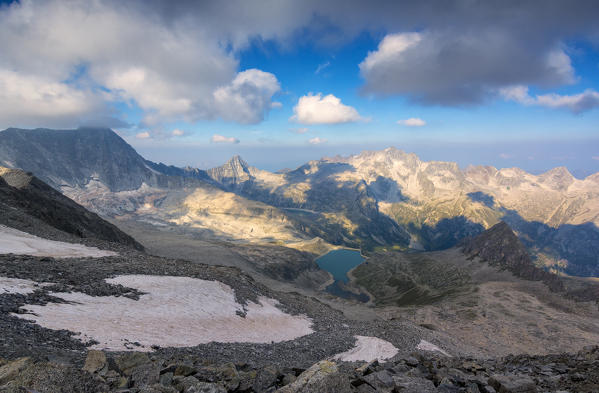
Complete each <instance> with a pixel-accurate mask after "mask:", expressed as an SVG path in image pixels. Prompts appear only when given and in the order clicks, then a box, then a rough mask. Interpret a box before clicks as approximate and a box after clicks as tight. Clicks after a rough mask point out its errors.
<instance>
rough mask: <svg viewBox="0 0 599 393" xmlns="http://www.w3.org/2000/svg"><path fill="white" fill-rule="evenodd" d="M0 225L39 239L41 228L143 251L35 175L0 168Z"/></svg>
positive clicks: (122, 234) (128, 238)
mask: <svg viewBox="0 0 599 393" xmlns="http://www.w3.org/2000/svg"><path fill="white" fill-rule="evenodd" d="M0 223H1V224H4V225H7V226H10V227H14V228H17V229H20V230H23V231H25V232H30V233H32V234H34V235H38V234H42V235H44V236H42V237H49V234H48V233H47V232H48V231H47V230H46V231H44V227H45V228H50V229H51V230H52V229H54V230H58V231H61V232H65V233H67V234H71V235H73V236H74V237H76V238H86V239H89V238H91V239H97V240H101V241H107V242H113V243H118V244H122V245H125V246H131V247H134V248H137V249H139V250H141V249H143V247H142V246H141V244H139V243H138V242H136V241H135V239H133V238H132V237H131V236H129V235H127V234H126V233H124V232H122V231H121V230H120V229H118V228H117V227H116V226H114V225H112V224H110V223H108V222H107V221H105V220H103V219H102V218H100V217H99V216H98V215H97V214H95V213H92V212H90V211H88V210H87V209H85V208H84V207H82V206H80V205H78V204H77V203H75V202H74V201H72V200H71V199H69V198H67V197H65V196H64V195H62V194H61V193H59V192H58V191H56V190H55V189H53V188H51V187H49V186H48V185H47V184H45V183H44V182H42V181H40V180H39V179H37V178H36V177H35V176H33V175H31V174H28V173H26V172H24V171H22V170H17V169H8V168H4V167H0ZM50 237H52V236H51V235H50ZM58 237H60V235H58Z"/></svg>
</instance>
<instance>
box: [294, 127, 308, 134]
mask: <svg viewBox="0 0 599 393" xmlns="http://www.w3.org/2000/svg"><path fill="white" fill-rule="evenodd" d="M289 131H291V132H293V133H295V134H305V133H306V132H308V131H310V129H309V128H308V127H300V128H291V129H289Z"/></svg>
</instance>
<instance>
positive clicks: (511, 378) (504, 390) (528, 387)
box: [488, 374, 537, 393]
mask: <svg viewBox="0 0 599 393" xmlns="http://www.w3.org/2000/svg"><path fill="white" fill-rule="evenodd" d="M488 384H489V385H491V386H492V387H493V388H495V390H496V391H497V392H498V393H535V392H536V391H537V386H536V384H535V382H534V381H533V380H532V379H531V378H529V377H527V376H523V375H513V374H508V375H497V374H495V375H493V376H491V377H490V378H489V381H488Z"/></svg>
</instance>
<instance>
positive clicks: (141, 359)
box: [115, 352, 152, 376]
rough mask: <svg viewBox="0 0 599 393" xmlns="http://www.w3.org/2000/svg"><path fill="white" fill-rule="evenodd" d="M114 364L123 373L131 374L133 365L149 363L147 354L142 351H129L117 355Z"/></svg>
mask: <svg viewBox="0 0 599 393" xmlns="http://www.w3.org/2000/svg"><path fill="white" fill-rule="evenodd" d="M115 360H116V364H117V366H118V368H119V370H120V371H121V372H122V373H123V374H124V375H127V376H128V375H131V373H132V372H133V369H134V368H135V367H139V366H141V365H144V364H148V363H151V362H152V361H151V360H150V358H149V357H148V355H147V354H145V353H143V352H129V353H126V354H124V355H121V356H119V357H117V358H116V359H115Z"/></svg>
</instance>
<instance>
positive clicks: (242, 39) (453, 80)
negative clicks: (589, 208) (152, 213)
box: [0, 0, 599, 177]
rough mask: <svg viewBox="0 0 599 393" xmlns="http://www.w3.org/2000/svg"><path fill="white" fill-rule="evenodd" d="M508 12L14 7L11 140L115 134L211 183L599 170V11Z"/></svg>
mask: <svg viewBox="0 0 599 393" xmlns="http://www.w3.org/2000/svg"><path fill="white" fill-rule="evenodd" d="M505 3H506V5H504V6H503V5H499V4H491V3H488V4H485V3H477V4H476V5H473V6H469V5H466V6H465V5H464V4H465V3H464V2H459V1H455V2H447V3H444V4H445V5H448V6H446V7H444V8H443V9H439V7H437V5H438V3H437V2H434V1H431V2H413V1H404V2H385V1H377V2H373V3H371V5H370V6H369V5H367V4H366V3H364V2H354V1H349V2H340V3H337V2H335V1H332V2H330V3H327V4H325V5H322V4H320V3H318V2H312V1H306V2H293V1H280V2H276V3H272V2H268V1H250V2H231V3H229V6H228V7H223V6H222V4H221V3H219V2H204V3H203V4H197V3H196V2H189V3H187V2H181V3H178V4H177V6H175V7H173V6H171V5H170V3H169V2H162V1H158V0H157V1H148V2H135V1H132V2H129V3H127V5H126V6H123V5H122V4H120V3H119V2H112V1H98V2H96V3H94V4H93V5H92V4H90V3H89V2H83V1H82V2H77V1H76V2H74V3H73V4H71V5H70V6H69V7H65V6H64V2H59V1H46V2H36V1H33V2H24V3H19V2H12V3H5V4H4V5H3V6H2V8H0V26H2V27H0V34H2V36H3V37H5V39H3V43H1V44H0V85H3V86H5V89H4V90H5V92H4V93H0V107H2V108H4V109H0V127H1V128H7V127H10V126H17V127H27V128H32V127H50V128H54V127H57V128H71V127H77V126H80V125H98V126H110V127H112V128H113V129H116V130H117V131H118V132H119V134H120V135H122V136H123V137H124V138H125V139H126V140H127V141H128V142H129V143H130V144H131V145H133V146H134V147H135V148H136V149H137V150H138V151H139V152H140V153H141V154H142V155H144V156H145V157H146V158H148V159H151V160H154V161H162V162H165V163H167V164H174V165H191V166H199V167H210V166H215V165H218V164H220V163H222V162H224V161H226V160H227V159H228V158H229V156H231V155H233V154H241V155H242V156H243V157H244V158H245V159H246V160H247V161H249V162H250V163H251V164H253V165H256V166H258V167H261V168H264V169H270V170H276V169H281V168H284V167H296V166H298V165H301V164H302V163H304V162H306V161H308V160H311V159H318V158H320V157H322V156H333V155H336V154H342V155H346V154H354V153H359V152H360V151H362V150H365V149H382V148H385V147H388V146H395V147H398V148H401V149H404V150H407V151H413V152H415V153H417V154H418V155H420V156H421V158H423V159H426V160H451V161H457V162H458V163H459V164H460V165H461V166H466V165H468V164H484V165H493V166H496V167H509V166H520V167H522V168H524V169H526V170H529V171H532V172H541V171H544V170H547V169H549V168H552V167H555V166H566V167H568V168H569V169H570V170H571V171H572V172H573V173H574V174H575V175H576V176H579V177H582V176H586V175H588V174H590V173H593V172H596V171H599V127H598V126H599V93H597V92H598V91H599V29H598V27H597V26H596V25H597V23H596V20H599V4H596V2H593V1H580V2H576V3H574V5H572V3H568V2H566V1H549V2H543V1H538V2H536V1H530V2H526V3H522V4H520V2H517V3H513V4H512V3H511V2H505ZM25 15H27V17H25ZM240 15H243V17H241V16H240ZM514 15H517V17H514ZM65 26H66V27H65ZM408 119H410V120H408ZM398 121H399V122H401V121H403V123H401V124H398Z"/></svg>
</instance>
